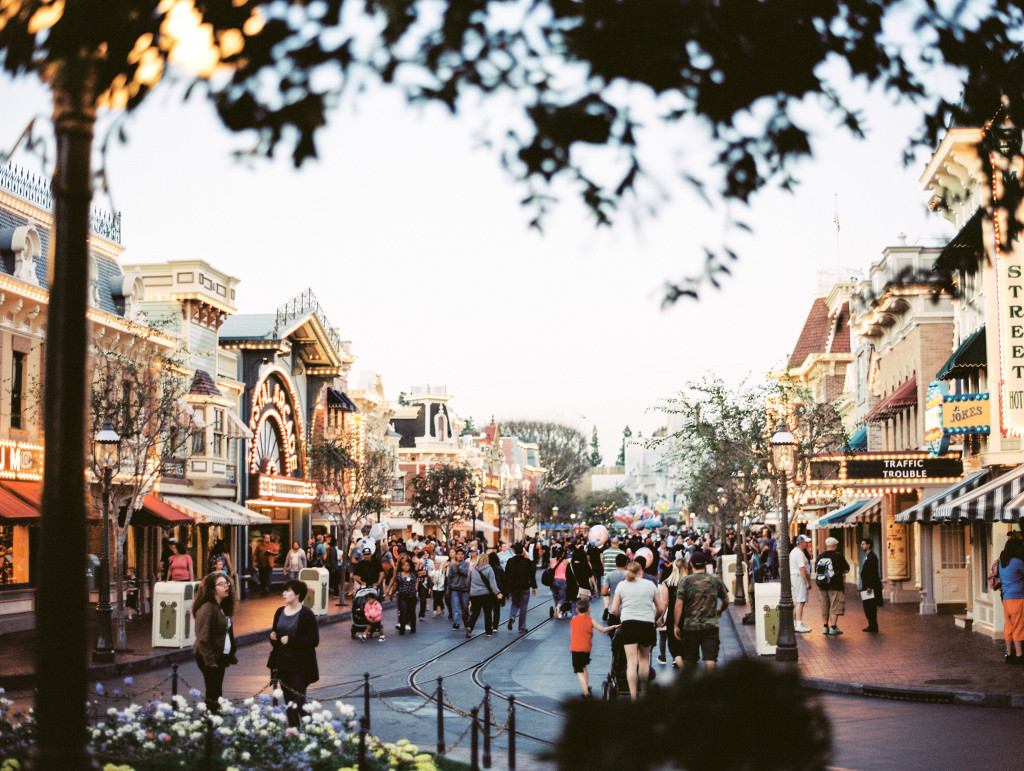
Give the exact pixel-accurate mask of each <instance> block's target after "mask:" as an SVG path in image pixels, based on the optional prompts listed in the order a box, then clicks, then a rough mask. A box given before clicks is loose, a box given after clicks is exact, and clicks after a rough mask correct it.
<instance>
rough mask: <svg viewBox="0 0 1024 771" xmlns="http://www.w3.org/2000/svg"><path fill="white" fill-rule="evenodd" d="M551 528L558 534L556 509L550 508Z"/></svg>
mask: <svg viewBox="0 0 1024 771" xmlns="http://www.w3.org/2000/svg"><path fill="white" fill-rule="evenodd" d="M551 526H552V527H553V528H555V532H556V533H557V532H558V507H557V506H552V507H551Z"/></svg>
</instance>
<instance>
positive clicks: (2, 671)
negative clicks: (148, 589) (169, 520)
mask: <svg viewBox="0 0 1024 771" xmlns="http://www.w3.org/2000/svg"><path fill="white" fill-rule="evenodd" d="M281 604H282V600H281V596H280V594H278V593H272V594H270V595H269V596H267V597H254V598H249V599H246V600H242V601H241V602H239V603H237V605H236V607H235V615H234V616H233V619H232V620H233V623H234V627H235V637H236V638H237V639H238V641H239V643H240V644H245V642H246V641H245V639H244V638H245V636H246V635H259V634H262V633H263V632H265V631H266V630H268V629H269V628H270V625H271V623H272V622H273V620H274V612H275V611H276V610H277V608H278V607H280V606H281ZM384 605H385V607H390V605H391V603H390V602H386V603H385V604H384ZM90 607H92V606H90ZM349 610H350V607H349V604H348V603H346V605H344V606H343V607H339V606H338V600H337V598H335V597H332V598H331V601H330V604H329V606H328V614H327V616H326V617H321V619H320V624H321V625H323V624H325V623H326V624H333V623H337V622H340V621H347V620H348V619H349V618H350V615H349ZM95 620H96V614H95V612H90V614H89V630H88V634H87V635H86V640H87V643H88V649H89V651H90V652H91V651H92V646H93V644H94V643H95V640H96V627H95ZM126 632H127V637H128V641H127V642H128V650H126V651H118V653H117V655H116V663H115V664H114V665H105V666H102V667H99V668H93V667H91V668H90V677H96V678H102V677H109V676H111V675H115V674H132V673H133V672H141V671H147V670H150V669H156V668H159V667H163V666H168V665H169V664H171V663H174V662H176V661H185V660H189V659H191V658H192V649H191V646H189V647H188V648H182V649H179V648H154V647H153V633H152V620H151V617H149V616H147V617H145V618H138V617H136V618H135V620H133V621H130V622H126ZM35 636H36V632H35V630H29V631H25V632H12V633H10V634H6V635H0V687H3V688H7V689H8V690H15V689H20V688H26V687H31V685H32V682H33V675H34V672H35V657H34V655H26V651H33V652H34V650H35ZM112 667H113V671H107V670H110V669H111V668H112Z"/></svg>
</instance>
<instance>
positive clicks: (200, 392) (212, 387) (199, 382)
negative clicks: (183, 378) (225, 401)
mask: <svg viewBox="0 0 1024 771" xmlns="http://www.w3.org/2000/svg"><path fill="white" fill-rule="evenodd" d="M188 392H189V395H190V396H223V394H222V393H221V392H220V389H219V388H217V384H216V383H214V382H213V378H212V377H210V374H209V373H208V372H207V371H206V370H203V369H197V370H196V375H195V377H194V378H192V386H191V387H190V388H189V389H188Z"/></svg>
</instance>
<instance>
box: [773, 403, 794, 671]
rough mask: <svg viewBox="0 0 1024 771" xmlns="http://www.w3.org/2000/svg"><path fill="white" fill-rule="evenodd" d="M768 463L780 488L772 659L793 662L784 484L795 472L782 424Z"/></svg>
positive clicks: (789, 439)
mask: <svg viewBox="0 0 1024 771" xmlns="http://www.w3.org/2000/svg"><path fill="white" fill-rule="evenodd" d="M770 445H771V448H772V464H773V465H774V466H775V471H776V472H777V473H778V475H779V482H780V487H781V490H780V492H781V495H780V498H781V501H780V503H781V523H780V527H779V530H780V533H779V578H780V579H781V584H782V587H781V592H780V596H779V639H778V644H777V645H776V648H775V660H776V661H796V660H797V658H798V655H797V649H796V631H795V630H794V628H793V584H792V580H791V579H790V576H789V503H788V500H787V499H788V495H789V493H788V491H787V489H786V483H787V481H788V479H789V477H790V476H791V475H792V474H793V473H794V472H795V471H796V457H795V453H796V439H795V438H794V436H793V434H791V433H790V432H789V429H787V428H786V423H785V422H782V423H780V424H779V428H778V430H777V431H776V432H775V433H774V434H773V435H772V438H771V441H770Z"/></svg>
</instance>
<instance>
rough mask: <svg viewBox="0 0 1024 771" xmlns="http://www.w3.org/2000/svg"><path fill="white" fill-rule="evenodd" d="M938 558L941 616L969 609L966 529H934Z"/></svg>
mask: <svg viewBox="0 0 1024 771" xmlns="http://www.w3.org/2000/svg"><path fill="white" fill-rule="evenodd" d="M932 538H933V542H932V545H933V547H934V554H935V556H936V558H937V559H936V565H935V604H936V605H937V610H938V612H939V613H963V612H964V611H965V610H966V609H967V533H966V528H965V527H964V526H963V525H946V524H942V525H936V526H935V527H933V528H932Z"/></svg>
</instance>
